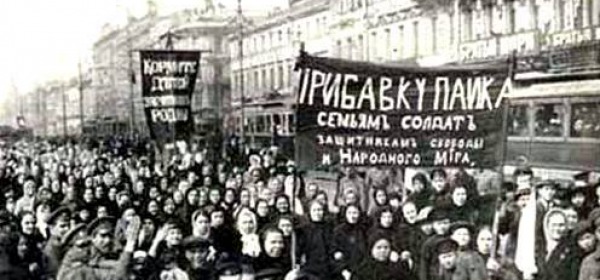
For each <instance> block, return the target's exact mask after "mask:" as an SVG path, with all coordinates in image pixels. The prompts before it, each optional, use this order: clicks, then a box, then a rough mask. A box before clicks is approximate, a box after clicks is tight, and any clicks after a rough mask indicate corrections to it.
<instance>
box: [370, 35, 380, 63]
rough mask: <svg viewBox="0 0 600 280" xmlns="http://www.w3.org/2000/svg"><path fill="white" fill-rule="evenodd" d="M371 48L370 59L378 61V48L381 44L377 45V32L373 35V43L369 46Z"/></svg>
mask: <svg viewBox="0 0 600 280" xmlns="http://www.w3.org/2000/svg"><path fill="white" fill-rule="evenodd" d="M369 45H370V46H371V48H369V50H370V51H371V54H370V56H371V57H370V59H369V60H372V59H376V58H377V46H379V44H377V32H372V33H371V42H370V44H369Z"/></svg>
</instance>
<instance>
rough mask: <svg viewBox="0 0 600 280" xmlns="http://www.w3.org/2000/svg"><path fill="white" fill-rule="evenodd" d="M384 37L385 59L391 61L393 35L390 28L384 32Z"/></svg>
mask: <svg viewBox="0 0 600 280" xmlns="http://www.w3.org/2000/svg"><path fill="white" fill-rule="evenodd" d="M383 36H384V38H383V40H384V43H383V45H384V46H383V57H384V58H386V59H389V58H390V45H391V44H392V37H391V36H392V35H391V34H390V29H389V28H386V29H385V30H384V31H383Z"/></svg>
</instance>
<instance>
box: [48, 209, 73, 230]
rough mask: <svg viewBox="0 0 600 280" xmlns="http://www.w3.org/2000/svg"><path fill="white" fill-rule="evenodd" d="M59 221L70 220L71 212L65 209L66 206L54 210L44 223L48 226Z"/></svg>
mask: <svg viewBox="0 0 600 280" xmlns="http://www.w3.org/2000/svg"><path fill="white" fill-rule="evenodd" d="M59 219H66V220H69V219H71V210H70V209H69V208H67V207H66V206H61V207H58V208H56V210H54V211H53V212H52V213H50V216H48V218H47V219H46V222H47V223H48V224H49V225H54V223H55V222H56V221H57V220H59Z"/></svg>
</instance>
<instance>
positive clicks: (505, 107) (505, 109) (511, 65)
mask: <svg viewBox="0 0 600 280" xmlns="http://www.w3.org/2000/svg"><path fill="white" fill-rule="evenodd" d="M507 63H508V77H509V78H510V79H511V81H514V77H515V71H516V67H517V52H516V51H513V52H512V54H511V56H510V58H509V59H508V62H507ZM509 108H510V99H506V100H504V102H503V103H502V149H501V152H502V157H501V159H500V166H499V168H498V169H499V172H500V188H502V185H503V183H504V181H505V177H506V176H505V174H504V165H505V163H506V157H507V155H506V153H507V150H508V149H507V146H508V113H509ZM503 195H504V193H503V191H502V189H501V190H500V193H499V194H498V197H497V199H496V207H495V208H496V209H495V213H494V221H493V224H492V235H493V237H494V239H493V242H492V250H491V252H490V258H492V259H496V258H497V251H498V227H499V222H500V221H499V218H498V214H499V213H498V212H499V210H500V208H501V206H502V203H503V197H502V196H503Z"/></svg>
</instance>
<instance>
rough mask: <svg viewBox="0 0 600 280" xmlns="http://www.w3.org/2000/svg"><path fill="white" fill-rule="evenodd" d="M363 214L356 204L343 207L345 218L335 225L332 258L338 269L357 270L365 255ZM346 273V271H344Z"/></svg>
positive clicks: (365, 241)
mask: <svg viewBox="0 0 600 280" xmlns="http://www.w3.org/2000/svg"><path fill="white" fill-rule="evenodd" d="M361 215H363V214H362V213H361V211H360V208H359V206H358V204H350V205H347V206H346V207H345V212H344V216H345V220H344V222H343V223H341V224H340V225H338V226H337V227H335V229H334V231H333V233H334V237H335V240H334V251H335V252H334V255H333V256H334V259H335V262H336V263H337V264H338V271H340V272H342V271H348V272H351V271H357V269H358V265H359V263H360V262H361V261H362V260H363V259H364V258H365V257H366V256H367V254H368V253H367V247H366V245H367V234H366V231H365V223H364V221H363V217H362V216H361ZM346 273H347V272H346Z"/></svg>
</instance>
